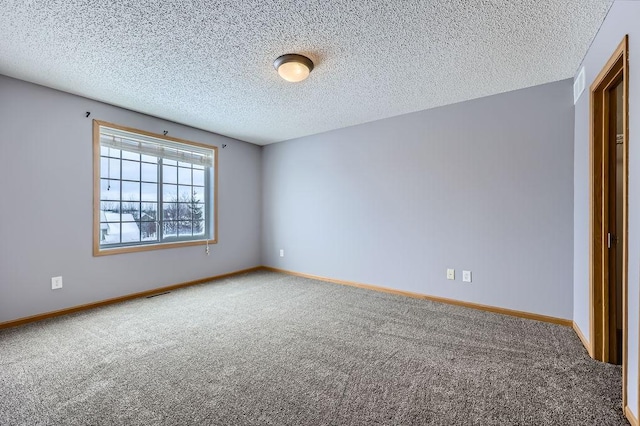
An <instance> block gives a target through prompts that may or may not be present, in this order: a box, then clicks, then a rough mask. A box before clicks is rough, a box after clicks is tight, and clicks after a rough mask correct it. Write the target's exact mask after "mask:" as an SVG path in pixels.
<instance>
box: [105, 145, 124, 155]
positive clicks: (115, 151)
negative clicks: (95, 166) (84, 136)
mask: <svg viewBox="0 0 640 426" xmlns="http://www.w3.org/2000/svg"><path fill="white" fill-rule="evenodd" d="M100 155H105V156H107V157H114V158H120V150H119V149H113V148H109V147H106V146H102V145H101V146H100Z"/></svg>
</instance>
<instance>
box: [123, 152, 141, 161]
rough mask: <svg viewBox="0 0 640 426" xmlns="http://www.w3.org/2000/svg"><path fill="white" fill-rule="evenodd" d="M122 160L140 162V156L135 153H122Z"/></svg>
mask: <svg viewBox="0 0 640 426" xmlns="http://www.w3.org/2000/svg"><path fill="white" fill-rule="evenodd" d="M122 158H124V159H127V160H134V161H140V154H136V153H135V152H129V151H122Z"/></svg>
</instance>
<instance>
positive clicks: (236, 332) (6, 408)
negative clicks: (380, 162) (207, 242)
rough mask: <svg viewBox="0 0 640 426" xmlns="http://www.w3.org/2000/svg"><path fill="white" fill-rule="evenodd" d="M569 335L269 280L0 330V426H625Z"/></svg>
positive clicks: (357, 292)
mask: <svg viewBox="0 0 640 426" xmlns="http://www.w3.org/2000/svg"><path fill="white" fill-rule="evenodd" d="M620 394H621V371H620V368H619V367H616V366H612V365H608V364H602V363H598V362H596V361H593V360H591V359H590V358H589V357H588V355H587V354H586V352H585V350H584V349H583V347H582V345H581V344H580V342H579V340H578V338H577V337H576V335H575V334H574V332H573V331H572V330H571V329H570V328H567V327H562V326H556V325H551V324H545V323H540V322H536V321H530V320H524V319H518V318H512V317H507V316H501V315H497V314H490V313H485V312H480V311H475V310H471V309H465V308H460V307H453V306H448V305H441V304H436V303H432V302H428V301H423V300H416V299H410V298H404V297H401V296H394V295H389V294H384V293H378V292H373V291H368V290H362V289H357V288H351V287H344V286H340V285H335V284H328V283H324V282H318V281H313V280H308V279H302V278H296V277H292V276H287V275H282V274H278V273H273V272H266V271H261V272H253V273H249V274H246V275H242V276H238V277H233V278H228V279H224V280H220V281H216V282H214V283H210V284H203V285H199V286H195V287H190V288H186V289H183V290H179V291H174V292H172V293H169V294H166V295H162V296H158V297H154V298H150V299H138V300H134V301H131V302H127V303H123V304H120V305H114V306H109V307H105V308H100V309H96V310H93V311H88V312H83V313H79V314H74V315H70V316H66V317H60V318H56V319H52V320H47V321H44V322H40V323H34V324H30V325H27V326H23V327H17V328H13V329H7V330H4V331H0V424H1V425H36V424H41V425H158V424H160V425H162V424H165V425H178V424H180V425H370V424H385V425H411V424H414V425H581V426H583V425H622V424H626V421H625V420H624V418H623V416H622V412H621V409H620V405H621V401H620V398H621V395H620Z"/></svg>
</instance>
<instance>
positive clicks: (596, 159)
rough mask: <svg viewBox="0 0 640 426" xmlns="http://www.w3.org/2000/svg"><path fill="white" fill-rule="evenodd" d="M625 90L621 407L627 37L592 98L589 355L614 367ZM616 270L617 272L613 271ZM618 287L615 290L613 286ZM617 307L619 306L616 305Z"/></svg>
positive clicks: (624, 381) (626, 209) (624, 263)
mask: <svg viewBox="0 0 640 426" xmlns="http://www.w3.org/2000/svg"><path fill="white" fill-rule="evenodd" d="M620 79H622V81H623V84H622V87H623V102H622V113H623V126H622V127H623V160H622V163H623V164H622V174H623V179H622V181H623V190H622V194H623V195H622V197H623V200H622V207H623V212H622V227H623V235H622V237H623V238H622V239H623V241H622V315H623V318H622V405H623V409H625V407H626V405H627V371H628V369H627V352H628V347H627V342H628V335H627V330H628V312H627V309H628V306H627V304H628V300H627V292H628V281H627V280H628V247H629V243H628V235H629V226H628V213H629V203H628V188H629V36H628V35H625V37H624V38H623V40H622V42H620V44H619V45H618V47H617V48H616V50H615V52H614V53H613V55H611V58H610V59H609V60H608V61H607V63H606V65H605V66H604V68H603V69H602V70H601V71H600V73H599V74H598V76H597V77H596V79H595V80H594V81H593V83H592V84H591V87H590V90H591V97H590V107H589V108H590V128H591V129H590V136H591V137H590V139H591V141H590V158H591V165H590V181H591V182H590V186H591V188H590V189H591V191H590V201H591V202H590V205H591V206H590V207H591V208H590V250H589V258H590V259H589V263H590V271H589V287H590V291H589V304H590V310H589V332H590V348H589V355H590V356H591V357H592V358H594V359H596V360H599V361H603V362H609V361H611V360H610V357H609V341H610V340H609V306H610V305H609V270H608V268H609V265H608V263H609V261H608V249H607V232H609V229H607V228H608V210H609V209H608V202H609V200H608V197H607V192H606V189H607V188H608V185H609V167H608V165H607V162H606V161H604V160H605V159H607V158H608V149H609V146H610V142H611V141H610V139H611V132H610V127H609V121H610V117H611V115H610V103H609V89H610V88H611V87H613V86H615V85H616V84H618V83H619V82H620ZM611 267H614V266H613V265H611ZM613 285H615V284H613ZM613 303H615V301H613Z"/></svg>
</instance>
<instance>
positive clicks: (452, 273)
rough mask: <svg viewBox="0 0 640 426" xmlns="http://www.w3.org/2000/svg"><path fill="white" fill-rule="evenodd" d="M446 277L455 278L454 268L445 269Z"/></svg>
mask: <svg viewBox="0 0 640 426" xmlns="http://www.w3.org/2000/svg"><path fill="white" fill-rule="evenodd" d="M447 279H448V280H455V279H456V270H455V269H447Z"/></svg>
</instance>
